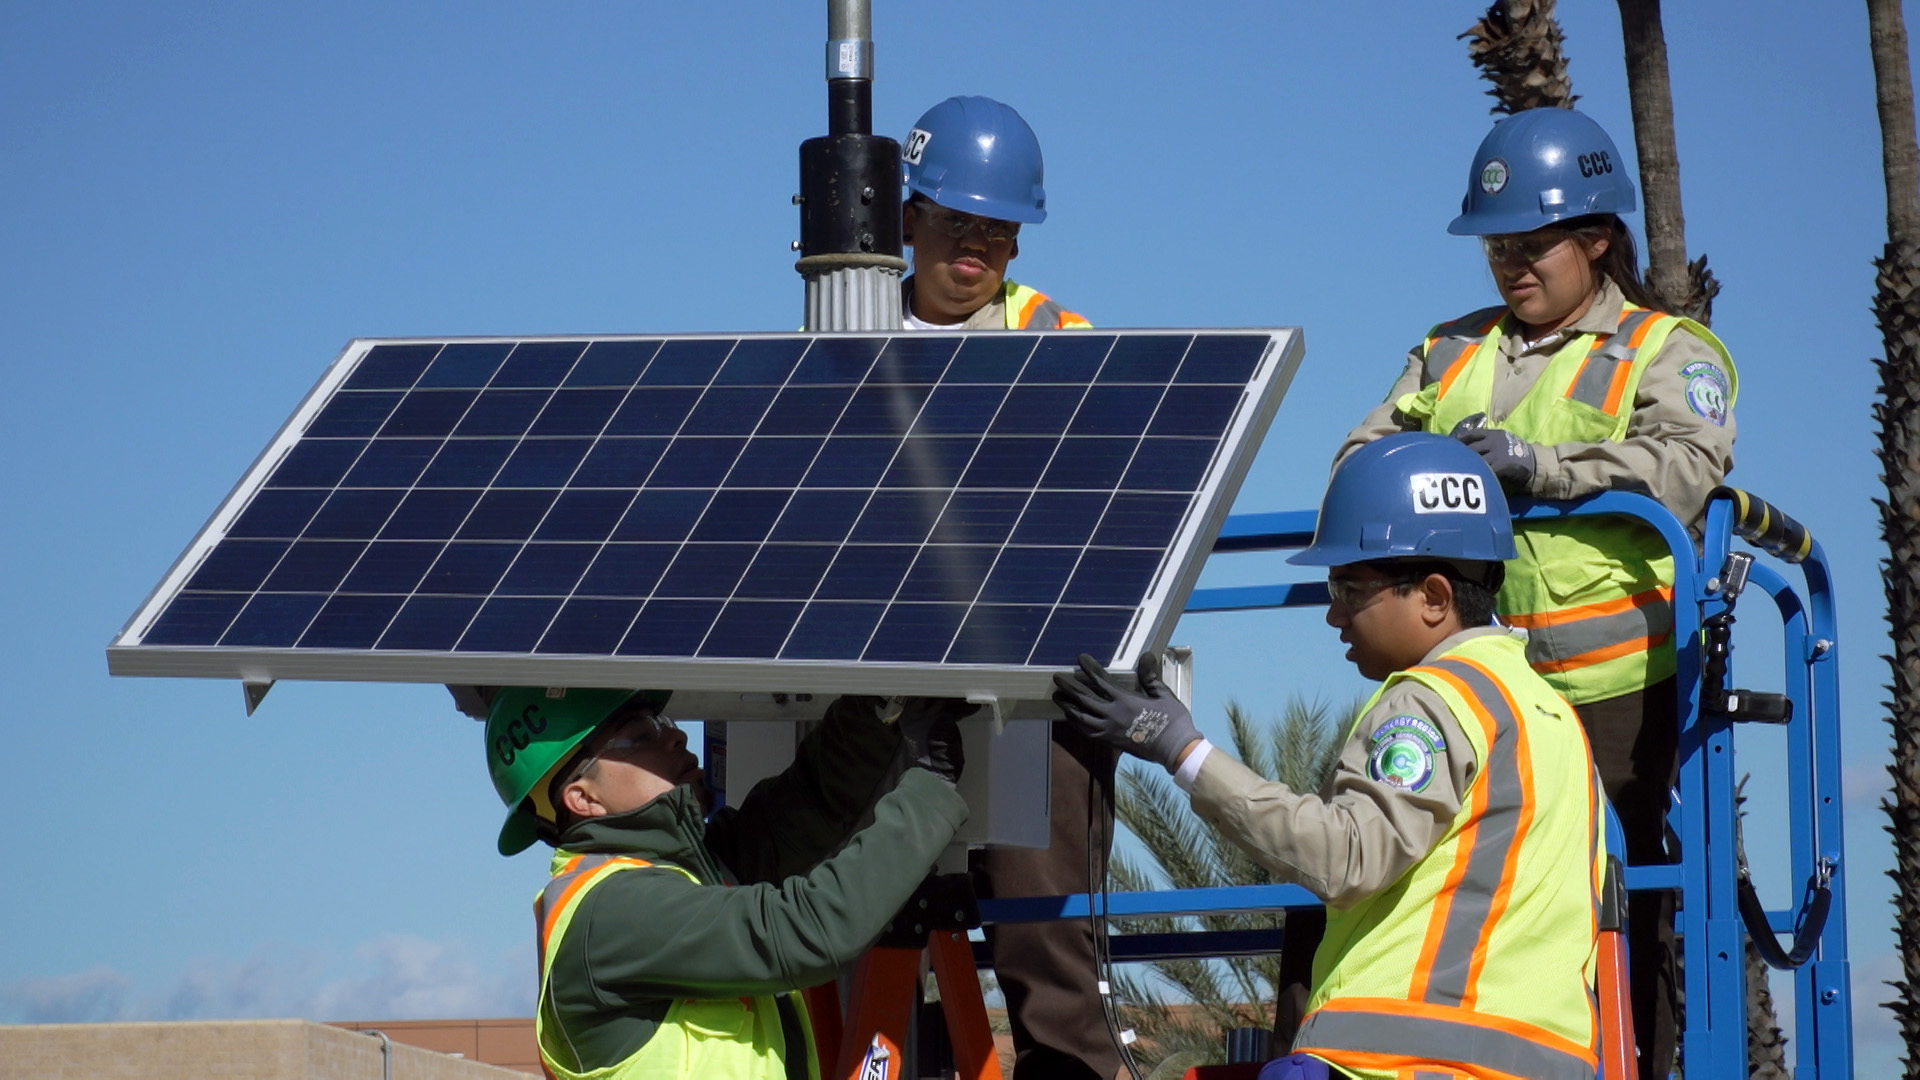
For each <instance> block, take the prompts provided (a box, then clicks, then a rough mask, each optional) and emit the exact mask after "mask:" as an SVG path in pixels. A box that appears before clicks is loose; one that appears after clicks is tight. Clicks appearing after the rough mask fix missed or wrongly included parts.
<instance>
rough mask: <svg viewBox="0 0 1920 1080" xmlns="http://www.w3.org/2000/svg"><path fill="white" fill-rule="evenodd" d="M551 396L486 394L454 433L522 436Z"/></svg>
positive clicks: (548, 393)
mask: <svg viewBox="0 0 1920 1080" xmlns="http://www.w3.org/2000/svg"><path fill="white" fill-rule="evenodd" d="M552 396H553V391H551V390H484V391H482V392H481V394H480V396H479V397H477V398H475V399H474V401H473V404H472V405H471V406H469V407H468V408H467V414H466V415H465V416H464V417H462V418H461V420H460V424H459V426H458V427H456V428H454V429H453V433H454V434H455V435H461V436H467V437H475V436H481V435H523V434H525V433H526V430H527V428H528V426H529V425H531V424H532V423H533V418H534V417H535V416H538V415H539V414H540V409H541V407H542V406H544V405H545V404H546V403H547V399H548V398H549V397H552ZM401 407H402V408H405V406H404V405H403V406H401Z"/></svg>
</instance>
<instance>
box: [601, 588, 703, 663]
mask: <svg viewBox="0 0 1920 1080" xmlns="http://www.w3.org/2000/svg"><path fill="white" fill-rule="evenodd" d="M719 614H720V601H718V600H649V601H647V606H646V607H643V608H641V609H640V615H639V617H638V618H636V619H634V620H633V626H632V627H631V628H629V629H628V630H627V636H626V639H625V640H623V641H622V642H621V643H620V655H621V656H672V657H681V656H692V655H693V651H694V650H695V649H697V648H699V647H700V642H702V641H704V640H705V639H706V636H707V631H708V630H709V629H711V628H712V627H713V620H714V619H715V618H716V617H718V616H719Z"/></svg>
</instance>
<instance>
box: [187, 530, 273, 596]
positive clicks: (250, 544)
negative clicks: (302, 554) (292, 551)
mask: <svg viewBox="0 0 1920 1080" xmlns="http://www.w3.org/2000/svg"><path fill="white" fill-rule="evenodd" d="M289 546H290V545H288V543H287V542H286V541H284V540H222V541H221V542H220V543H219V545H218V546H216V547H215V548H214V549H213V550H212V551H210V552H208V553H207V557H206V559H205V560H203V561H202V562H201V563H200V566H199V568H198V569H196V570H194V572H193V576H192V577H190V578H188V579H187V586H186V587H187V588H189V589H207V590H228V591H239V592H252V591H253V590H255V589H257V588H259V587H260V583H261V582H263V581H265V580H267V574H268V573H269V572H271V571H272V570H273V568H274V566H275V565H276V564H277V563H279V561H280V556H282V555H285V554H286V553H287V548H288V547H289Z"/></svg>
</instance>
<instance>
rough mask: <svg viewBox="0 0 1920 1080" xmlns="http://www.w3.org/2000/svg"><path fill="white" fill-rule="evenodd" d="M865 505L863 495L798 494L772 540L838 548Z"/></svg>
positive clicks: (827, 491)
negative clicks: (810, 542)
mask: <svg viewBox="0 0 1920 1080" xmlns="http://www.w3.org/2000/svg"><path fill="white" fill-rule="evenodd" d="M866 505H867V493H866V492H864V491H840V490H806V489H803V490H800V491H796V492H794V493H793V500H792V501H791V502H789V503H788V504H787V512H786V513H785V514H782V515H781V516H780V522H779V524H777V525H775V526H774V528H773V536H772V539H774V540H793V541H816V542H824V543H830V544H837V543H839V542H840V541H842V540H845V539H846V538H847V534H848V533H849V532H852V531H853V523H854V521H855V520H856V519H858V518H859V516H860V511H861V510H864V509H865V508H866Z"/></svg>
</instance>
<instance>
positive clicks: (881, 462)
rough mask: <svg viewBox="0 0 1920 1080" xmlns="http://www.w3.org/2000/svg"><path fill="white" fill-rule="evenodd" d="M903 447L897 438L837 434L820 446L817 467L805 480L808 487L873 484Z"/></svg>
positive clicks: (808, 472)
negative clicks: (841, 435) (852, 436)
mask: <svg viewBox="0 0 1920 1080" xmlns="http://www.w3.org/2000/svg"><path fill="white" fill-rule="evenodd" d="M899 449H900V440H899V439H897V438H878V437H874V436H864V435H863V436H860V437H858V438H842V437H840V436H837V435H836V436H834V437H833V438H831V439H828V440H827V441H826V444H825V445H824V446H822V447H821V448H820V456H818V457H816V458H814V459H813V467H812V468H810V469H808V470H807V477H806V479H805V480H803V481H801V483H802V484H803V485H804V486H806V487H844V488H867V487H872V486H873V485H875V484H877V483H879V482H880V477H881V476H883V475H885V473H886V471H887V466H888V465H889V464H890V463H892V461H893V455H894V452H895V451H897V450H899Z"/></svg>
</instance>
